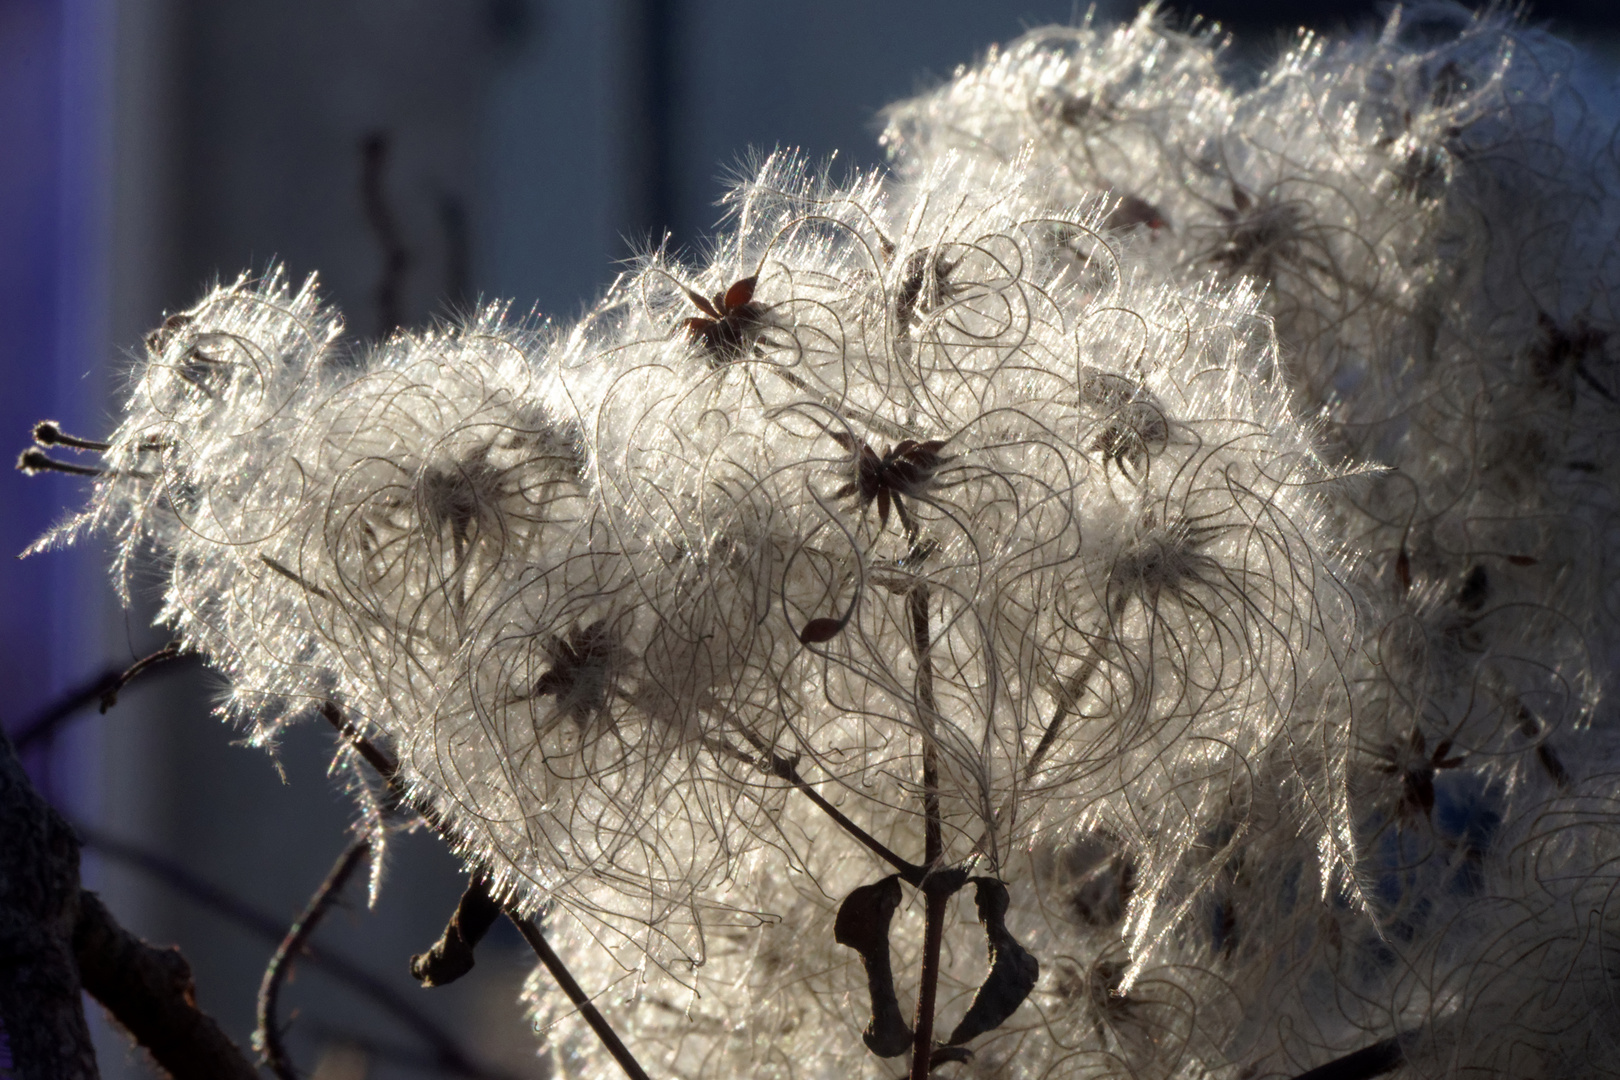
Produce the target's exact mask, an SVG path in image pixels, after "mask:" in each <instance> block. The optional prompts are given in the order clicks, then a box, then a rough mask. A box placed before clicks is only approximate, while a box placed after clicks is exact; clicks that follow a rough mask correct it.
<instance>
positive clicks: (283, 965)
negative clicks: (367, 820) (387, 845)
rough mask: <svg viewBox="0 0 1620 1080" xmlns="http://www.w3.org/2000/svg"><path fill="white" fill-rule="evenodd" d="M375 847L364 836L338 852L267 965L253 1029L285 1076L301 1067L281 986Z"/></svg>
mask: <svg viewBox="0 0 1620 1080" xmlns="http://www.w3.org/2000/svg"><path fill="white" fill-rule="evenodd" d="M370 851H371V841H370V840H369V839H360V840H356V841H354V842H353V843H351V844H350V845H349V846H348V847H347V848H345V849H344V851H343V854H342V855H339V856H338V860H337V862H335V863H333V864H332V870H331V872H330V873H328V874H327V875H326V880H325V881H323V882H321V886H320V888H318V889H316V890H315V895H314V896H312V897H310V899H309V904H308V906H306V907H305V908H304V911H303V913H302V914H301V915H299V916H298V919H297V921H295V922H294V923H293V924H292V926H291V928H289V929H288V931H287V936H286V937H285V938H283V939H282V942H281V946H280V948H278V949H276V952H275V955H274V956H272V957H271V958H270V964H269V966H268V967H266V968H265V969H264V981H263V982H261V983H260V984H259V1016H258V1023H259V1026H258V1028H257V1030H255V1031H254V1032H253V1048H254V1049H255V1050H257V1051H258V1052H259V1054H260V1056H262V1057H263V1059H264V1063H265V1064H266V1065H268V1066H269V1067H270V1071H271V1072H273V1073H275V1074H276V1076H278V1077H280V1078H281V1080H297V1078H298V1070H297V1069H295V1068H293V1063H292V1058H290V1057H289V1056H288V1055H287V1048H286V1046H285V1045H284V1044H283V1043H282V1041H281V1026H280V1024H279V1023H278V1021H277V1019H276V1014H277V1012H278V1006H279V1005H280V1001H281V986H282V983H283V982H285V981H286V978H287V973H288V972H289V971H290V970H291V968H292V962H293V960H294V958H295V957H297V955H298V954H299V953H301V952H302V951H303V949H304V945H305V944H306V943H307V942H308V941H309V939H310V937H311V936H312V935H313V934H314V933H315V929H316V927H318V926H320V924H321V919H322V918H324V917H325V916H326V913H327V911H329V910H330V909H331V907H332V905H333V904H334V903H335V902H336V901H337V898H338V896H339V895H340V894H341V893H342V892H343V886H344V885H346V884H348V881H349V878H351V877H353V876H354V872H355V870H356V869H358V868H359V866H360V861H361V860H362V859H364V858H365V857H366V854H367V853H368V852H370Z"/></svg>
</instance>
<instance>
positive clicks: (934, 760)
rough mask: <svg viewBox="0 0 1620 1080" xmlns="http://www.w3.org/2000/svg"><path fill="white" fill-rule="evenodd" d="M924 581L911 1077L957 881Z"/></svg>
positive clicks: (918, 627) (926, 1051)
mask: <svg viewBox="0 0 1620 1080" xmlns="http://www.w3.org/2000/svg"><path fill="white" fill-rule="evenodd" d="M928 599H929V595H928V586H926V585H919V586H917V587H916V588H915V589H912V590H911V592H910V593H908V594H907V601H908V603H909V605H910V609H911V647H912V650H913V651H914V652H915V653H916V655H917V720H918V722H919V723H920V724H921V726H922V739H923V818H924V821H923V830H924V831H923V865H924V866H925V867H926V868H927V872H928V875H929V876H928V877H927V878H925V879H924V881H923V886H922V889H923V896H924V897H925V898H926V907H925V908H924V912H925V914H924V920H923V959H922V977H921V979H920V980H919V981H918V986H917V1019H916V1022H915V1023H913V1024H912V1028H913V1030H914V1031H915V1033H916V1034H915V1036H914V1038H913V1041H912V1051H911V1080H928V1070H929V1064H930V1058H931V1056H932V1054H933V1049H934V1001H935V998H936V996H937V994H938V992H939V950H940V945H941V943H942V942H943V940H944V936H945V908H946V905H948V904H949V903H950V899H951V894H952V893H954V892H955V891H956V889H958V888H960V887H961V883H960V881H955V883H954V885H955V887H952V884H953V882H952V881H948V880H946V877H950V878H952V879H955V878H959V877H960V875H940V874H939V873H938V871H939V869H940V867H939V862H940V860H941V859H942V858H944V856H945V837H944V831H943V827H942V824H941V821H940V812H939V756H938V755H939V751H938V749H937V748H936V747H935V745H934V661H933V658H932V656H931V655H930V649H931V648H932V645H933V642H932V640H931V638H932V631H931V630H930V627H929V622H928Z"/></svg>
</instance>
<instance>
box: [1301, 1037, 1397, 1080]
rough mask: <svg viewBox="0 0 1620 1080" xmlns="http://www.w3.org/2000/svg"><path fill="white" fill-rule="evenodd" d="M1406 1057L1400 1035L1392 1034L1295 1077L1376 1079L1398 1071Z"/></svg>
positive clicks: (1350, 1079) (1336, 1079)
mask: <svg viewBox="0 0 1620 1080" xmlns="http://www.w3.org/2000/svg"><path fill="white" fill-rule="evenodd" d="M1405 1061H1406V1055H1405V1054H1403V1053H1401V1043H1400V1038H1399V1036H1392V1037H1390V1038H1388V1039H1384V1040H1383V1041H1381V1042H1375V1043H1373V1044H1372V1045H1371V1046H1364V1047H1362V1048H1361V1049H1360V1050H1355V1051H1352V1052H1351V1053H1348V1054H1346V1055H1344V1056H1343V1057H1341V1058H1335V1059H1334V1060H1332V1061H1330V1062H1328V1063H1327V1064H1326V1065H1318V1066H1317V1067H1316V1068H1314V1069H1312V1070H1311V1071H1309V1072H1304V1073H1300V1074H1299V1075H1298V1076H1297V1077H1295V1078H1294V1080H1372V1078H1373V1077H1375V1076H1382V1075H1384V1074H1385V1073H1387V1072H1394V1071H1395V1070H1396V1069H1398V1068H1399V1067H1400V1066H1401V1064H1402V1063H1403V1062H1405Z"/></svg>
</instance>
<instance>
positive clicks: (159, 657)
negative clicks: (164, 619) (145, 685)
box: [101, 641, 181, 713]
mask: <svg viewBox="0 0 1620 1080" xmlns="http://www.w3.org/2000/svg"><path fill="white" fill-rule="evenodd" d="M180 646H181V643H180V642H179V641H171V642H169V643H168V644H167V645H165V646H163V648H161V649H159V650H158V651H157V652H155V653H152V654H151V655H150V656H143V657H141V658H140V659H139V660H137V661H135V662H134V663H133V664H131V665H130V666H129V667H128V668H126V669H124V672H123V673H122V674H121V675H119V676H118V677H117V678H115V679H114V680H113V682H112V685H111V686H109V687H107V689H105V690H103V691H102V692H101V711H102V712H104V713H105V712H106V711H107V710H108V709H110V708H112V707H113V706H114V705H116V704H118V692H119V691H120V690H122V689H123V688H124V687H126V686H128V685H129V684H130V682H132V681H133V680H135V679H137V678H139V677H140V675H141V673H142V672H144V671H146V670H148V669H150V668H154V667H156V666H158V665H159V664H165V663H168V662H169V661H170V660H174V659H176V658H177V657H179V656H180Z"/></svg>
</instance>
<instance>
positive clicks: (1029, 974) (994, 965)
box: [945, 877, 1041, 1046]
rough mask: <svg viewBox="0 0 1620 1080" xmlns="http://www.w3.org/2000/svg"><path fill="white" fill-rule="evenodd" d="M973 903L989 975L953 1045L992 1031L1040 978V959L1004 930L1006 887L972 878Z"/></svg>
mask: <svg viewBox="0 0 1620 1080" xmlns="http://www.w3.org/2000/svg"><path fill="white" fill-rule="evenodd" d="M973 885H974V890H975V891H974V897H973V899H974V902H975V903H976V904H978V906H979V921H980V922H982V923H984V934H985V938H986V939H987V940H988V943H989V947H990V974H989V975H986V976H985V979H984V983H983V985H981V986H980V987H979V990H978V992H977V993H975V994H974V995H973V1004H971V1005H969V1006H968V1011H967V1015H965V1016H963V1017H962V1022H961V1023H959V1024H957V1025H956V1030H955V1031H953V1032H951V1037H950V1038H949V1039H946V1040H945V1042H946V1045H948V1046H954V1045H956V1044H959V1043H965V1042H967V1041H968V1040H969V1039H972V1038H975V1037H977V1036H979V1035H983V1034H984V1033H985V1032H987V1031H993V1030H995V1029H996V1028H998V1027H1000V1026H1001V1025H1002V1024H1003V1023H1005V1022H1006V1020H1007V1018H1008V1017H1009V1016H1011V1015H1012V1014H1013V1013H1014V1012H1015V1011H1017V1009H1018V1006H1020V1005H1022V1004H1023V1003H1024V999H1025V998H1026V997H1028V996H1029V992H1030V991H1031V990H1033V989H1035V980H1036V979H1037V978H1039V977H1040V973H1041V965H1040V962H1039V961H1037V960H1036V959H1035V957H1034V956H1033V955H1032V954H1031V953H1030V951H1029V950H1028V949H1026V948H1024V947H1023V946H1022V945H1020V944H1018V942H1017V941H1016V940H1015V939H1014V938H1013V936H1012V934H1010V933H1008V932H1007V922H1006V919H1007V907H1008V905H1009V904H1010V902H1011V901H1010V899H1009V898H1008V896H1007V886H1006V885H1004V884H1003V883H1001V882H999V881H997V880H995V879H994V878H982V877H980V878H974V879H973Z"/></svg>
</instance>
